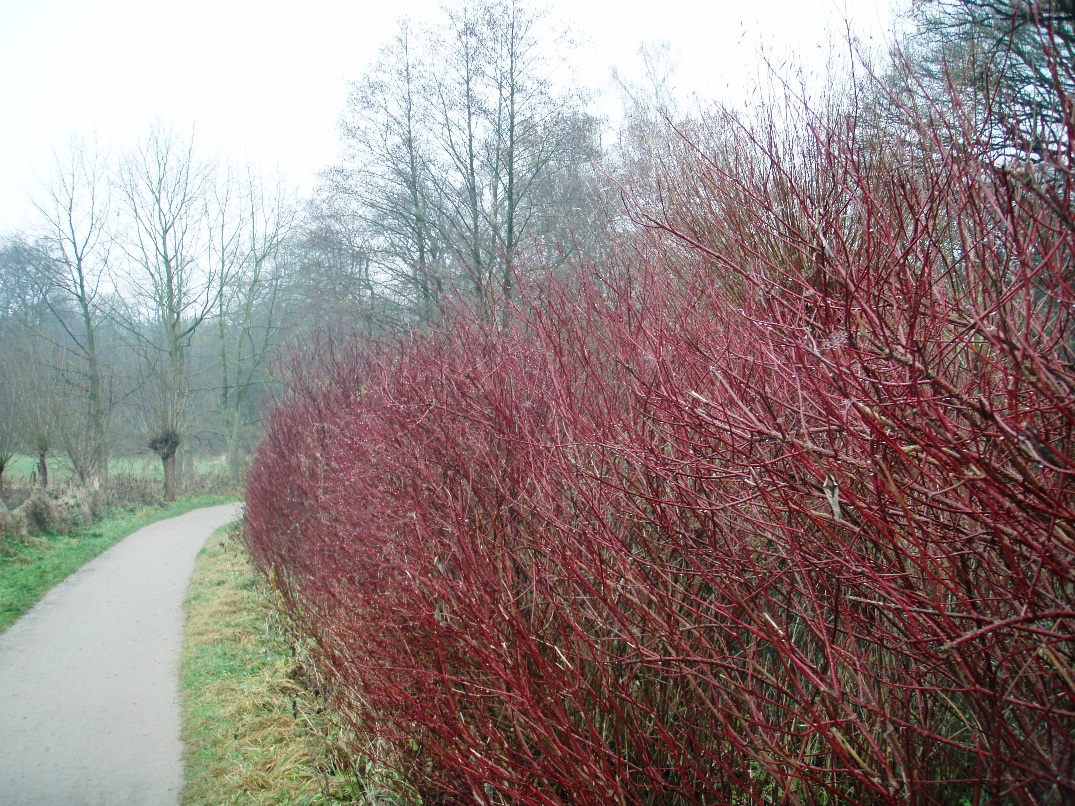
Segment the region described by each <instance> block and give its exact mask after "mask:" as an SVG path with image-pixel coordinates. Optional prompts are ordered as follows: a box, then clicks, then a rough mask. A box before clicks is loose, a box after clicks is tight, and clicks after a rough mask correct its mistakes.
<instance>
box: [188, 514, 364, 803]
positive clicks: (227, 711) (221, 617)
mask: <svg viewBox="0 0 1075 806" xmlns="http://www.w3.org/2000/svg"><path fill="white" fill-rule="evenodd" d="M235 528H236V527H228V528H227V529H226V530H222V531H220V532H217V533H216V534H215V535H214V536H213V537H211V538H210V539H209V542H208V543H207V544H206V547H205V548H204V549H203V550H202V552H201V554H200V555H199V556H198V562H197V565H196V567H195V570H194V575H193V577H192V578H191V583H190V588H189V590H188V592H187V599H186V602H185V604H184V607H185V610H186V616H187V621H186V629H185V631H184V638H183V656H182V662H181V668H180V679H181V682H180V689H181V699H182V705H183V733H182V736H183V742H184V745H185V748H186V750H185V756H184V767H185V772H186V783H185V786H184V789H183V794H182V799H181V802H182V803H183V804H184V806H195V805H197V804H206V805H207V806H208V804H212V805H213V806H217V805H218V804H239V803H241V804H338V803H358V804H365V803H371V802H375V801H374V800H371V795H372V793H371V792H370V791H369V788H368V787H367V786H366V785H365V784H364V783H363V782H362V781H361V780H360V778H359V776H358V775H357V774H356V773H355V771H354V770H353V769H351V768H350V767H349V766H348V763H349V762H348V761H347V759H349V758H350V755H349V753H348V752H347V750H346V749H345V747H344V744H345V742H344V740H343V738H342V737H341V733H340V729H339V728H338V726H337V725H335V724H334V723H333V721H332V719H331V715H330V713H329V712H328V711H326V709H325V707H324V704H323V703H322V702H320V701H319V700H318V699H317V698H316V697H315V696H314V695H313V694H312V693H311V692H310V691H308V690H307V689H306V688H305V687H304V686H302V685H301V684H300V683H299V682H298V681H301V680H304V679H308V676H309V672H307V671H306V670H305V669H302V668H300V667H299V664H300V663H301V659H302V653H301V652H296V650H295V647H294V646H293V644H292V642H291V641H290V639H289V637H288V633H287V631H286V630H285V629H284V628H283V626H282V624H281V623H280V620H279V617H278V616H277V614H276V611H275V610H274V608H273V605H272V602H271V598H270V597H269V596H266V595H264V594H263V593H262V591H261V590H259V588H258V584H257V578H256V576H255V572H254V570H253V568H252V567H251V566H250V564H249V561H248V559H247V556H246V554H245V551H244V550H243V549H242V547H241V546H240V544H239V543H238V542H237V541H236V540H235ZM296 658H298V660H296Z"/></svg>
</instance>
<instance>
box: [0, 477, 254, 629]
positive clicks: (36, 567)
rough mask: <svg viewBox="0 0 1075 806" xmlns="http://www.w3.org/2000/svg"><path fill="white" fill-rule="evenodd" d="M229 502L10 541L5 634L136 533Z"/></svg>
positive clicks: (2, 568)
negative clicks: (74, 576) (56, 588)
mask: <svg viewBox="0 0 1075 806" xmlns="http://www.w3.org/2000/svg"><path fill="white" fill-rule="evenodd" d="M229 500H234V499H228V498H221V497H219V496H201V497H198V498H188V499H183V500H181V501H176V502H175V503H174V504H171V505H169V506H167V507H164V508H151V509H142V510H140V511H139V512H137V513H135V514H131V515H126V516H124V517H118V518H109V519H106V520H102V521H98V522H97V523H95V524H94V525H93V526H88V527H83V528H79V529H75V530H72V531H71V533H70V534H66V535H36V536H33V537H28V538H26V539H24V540H18V541H11V542H10V543H9V544H8V548H7V550H6V551H4V552H2V553H0V631H3V630H6V629H7V628H8V627H9V626H11V624H12V623H13V622H14V621H15V620H16V619H18V618H19V616H21V615H22V614H23V613H25V612H26V611H28V610H29V609H30V608H31V607H33V606H34V605H35V604H37V602H38V601H40V600H41V597H42V596H44V595H45V594H46V593H47V592H48V591H49V590H50V589H51V588H52V587H53V586H54V585H56V584H57V583H59V582H61V581H62V580H64V579H66V578H67V577H68V576H70V575H71V574H72V573H74V572H75V571H77V570H78V569H79V568H81V567H82V566H83V565H85V564H86V563H87V562H89V561H90V560H92V559H93V558H94V557H96V556H97V555H98V554H100V553H101V552H103V551H105V550H106V549H109V548H111V547H112V546H114V545H115V544H116V543H118V542H119V541H120V540H122V539H123V538H125V537H127V536H128V535H129V534H131V533H132V532H135V531H137V530H138V529H141V528H142V527H143V526H147V525H149V524H151V523H153V522H155V521H159V520H163V519H164V518H171V517H174V516H176V515H182V514H183V513H184V512H189V511H190V510H192V509H197V508H198V507H205V506H213V505H214V504H223V503H227V502H228V501H229Z"/></svg>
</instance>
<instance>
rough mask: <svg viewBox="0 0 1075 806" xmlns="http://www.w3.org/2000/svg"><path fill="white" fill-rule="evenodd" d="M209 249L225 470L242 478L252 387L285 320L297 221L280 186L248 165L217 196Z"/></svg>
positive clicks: (278, 182) (255, 383)
mask: <svg viewBox="0 0 1075 806" xmlns="http://www.w3.org/2000/svg"><path fill="white" fill-rule="evenodd" d="M217 198H218V200H219V201H218V203H217V206H216V207H217V213H216V218H215V220H214V226H213V237H212V239H211V247H210V251H211V253H212V254H213V256H214V262H216V263H218V268H217V276H218V277H220V278H222V279H223V284H222V287H221V293H220V294H219V295H218V296H217V308H216V320H217V328H218V334H219V338H220V343H219V347H220V353H219V361H220V364H219V367H218V370H219V372H220V386H219V395H220V397H219V405H220V414H221V418H222V422H223V425H222V429H223V436H224V441H225V444H226V445H227V450H228V473H229V475H230V477H231V479H232V481H238V480H239V476H240V473H239V449H240V445H241V442H242V438H243V435H244V428H245V427H246V426H247V425H249V424H250V422H251V417H250V414H249V413H248V410H247V406H248V402H249V397H250V393H251V391H252V390H253V389H254V388H256V387H257V385H258V384H259V383H260V381H261V375H260V373H261V371H262V366H263V364H264V362H265V359H266V357H267V356H268V355H269V353H270V351H271V349H272V348H273V346H274V345H275V343H276V339H277V336H278V334H279V332H280V328H281V325H282V318H283V309H284V306H283V304H282V303H283V299H282V297H283V293H284V282H285V279H286V274H285V271H284V268H285V267H284V262H285V260H286V257H285V252H284V250H283V244H284V241H285V240H286V238H287V237H288V235H289V233H290V231H291V229H292V227H293V226H294V221H295V212H294V205H293V203H292V201H291V199H289V198H288V196H287V194H286V193H285V192H284V189H283V186H282V183H281V182H280V181H279V180H277V181H275V182H272V181H266V180H265V179H264V178H263V177H261V176H256V175H255V174H254V173H253V171H252V170H251V169H250V168H249V166H248V167H247V169H246V171H245V172H244V174H243V175H242V176H241V177H239V178H232V179H231V181H228V182H227V183H226V187H224V188H221V189H220V191H219V192H218V194H217Z"/></svg>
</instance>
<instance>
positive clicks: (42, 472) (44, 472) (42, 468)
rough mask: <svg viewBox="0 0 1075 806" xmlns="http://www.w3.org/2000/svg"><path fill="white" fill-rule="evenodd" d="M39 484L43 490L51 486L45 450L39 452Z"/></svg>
mask: <svg viewBox="0 0 1075 806" xmlns="http://www.w3.org/2000/svg"><path fill="white" fill-rule="evenodd" d="M37 484H38V486H39V487H41V489H42V490H44V489H47V488H48V486H49V463H48V460H47V459H46V458H45V452H44V451H40V452H39V453H38V454H37Z"/></svg>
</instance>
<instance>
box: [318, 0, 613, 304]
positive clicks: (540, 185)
mask: <svg viewBox="0 0 1075 806" xmlns="http://www.w3.org/2000/svg"><path fill="white" fill-rule="evenodd" d="M565 38H566V37H565V35H564V34H562V33H560V32H558V31H557V30H556V29H555V27H554V26H553V25H552V24H551V23H550V22H549V20H548V19H547V18H546V17H545V16H544V14H543V13H541V12H538V11H535V10H533V9H531V8H530V7H529V6H527V5H526V4H525V3H523V2H519V1H518V0H468V1H467V2H465V3H462V4H459V5H457V6H455V7H453V8H452V9H450V10H449V11H448V12H447V16H446V19H445V20H444V21H443V23H442V24H440V25H439V26H436V27H434V28H432V29H429V30H419V31H415V30H414V29H412V28H411V26H410V25H409V24H408V23H407V22H406V21H404V22H403V23H401V25H400V30H399V33H398V35H397V36H396V38H395V39H394V40H393V41H392V43H390V44H389V45H388V46H387V47H386V48H384V49H383V50H382V52H381V54H380V57H379V59H378V60H377V62H376V63H375V64H374V65H373V66H372V68H371V69H370V71H369V72H368V73H367V75H366V77H365V78H364V79H363V80H362V81H360V82H356V84H355V85H354V91H353V92H352V95H351V100H350V105H349V107H348V110H347V113H346V114H345V116H344V119H343V123H342V127H341V128H342V133H343V139H344V147H345V160H344V164H343V166H341V167H340V168H339V169H338V170H337V171H335V172H334V174H333V175H332V179H333V180H334V181H333V183H332V189H333V191H334V193H335V199H332V200H331V201H337V200H338V202H341V204H338V205H337V209H339V208H345V207H346V206H347V205H348V204H350V205H351V206H352V207H353V208H354V209H355V210H356V211H357V216H358V217H359V218H360V219H362V220H363V222H364V224H365V225H366V227H367V229H368V233H369V246H370V251H371V255H372V256H373V259H374V261H375V262H376V265H377V267H378V268H381V269H383V270H385V273H386V274H387V275H388V276H389V278H390V279H391V280H393V281H395V282H396V287H397V288H398V289H400V293H401V295H402V296H403V297H404V298H405V299H406V300H408V301H410V302H411V303H412V305H413V308H414V310H416V312H417V313H418V315H419V317H420V318H422V319H425V320H429V319H430V318H432V317H433V316H434V315H435V313H436V309H437V307H438V305H439V304H440V301H441V300H442V299H443V296H444V294H445V293H446V292H447V291H449V290H451V288H450V287H454V289H455V290H458V291H466V292H469V293H470V295H472V296H473V297H474V298H475V299H477V300H479V304H480V305H482V306H488V305H489V304H490V302H491V300H492V299H493V298H494V297H497V296H499V297H501V298H505V299H510V297H511V296H512V294H513V293H514V290H515V286H516V283H517V275H518V272H519V270H520V266H521V265H525V264H527V263H529V262H530V261H531V260H532V259H533V258H534V257H535V255H538V254H540V255H541V257H542V258H545V257H548V254H549V252H550V251H551V247H552V240H553V239H560V241H559V243H557V244H556V248H565V247H566V251H573V246H574V245H573V244H572V243H571V240H572V234H571V233H570V229H571V223H568V222H574V223H578V224H580V225H584V222H585V223H589V222H588V221H587V218H586V216H583V215H581V212H582V210H583V208H584V207H585V206H586V204H588V203H589V202H592V201H593V199H594V194H595V193H596V189H597V186H598V183H597V181H596V180H597V174H596V171H595V170H594V168H593V164H592V161H593V159H594V157H595V156H597V154H598V152H599V138H598V137H597V122H596V120H595V119H594V118H593V117H591V116H589V115H587V114H586V113H585V110H584V103H583V101H584V99H583V98H582V96H581V95H580V93H578V92H576V91H574V90H572V89H570V88H568V87H567V86H565V85H566V84H567V80H566V79H567V70H566V68H565V65H566V61H565V60H564V59H563V58H562V56H561V53H562V52H563V51H564V48H563V47H562V45H563V42H564V40H565ZM558 73H559V74H560V76H562V77H563V78H564V81H562V82H561V83H557V81H556V78H557V74H558Z"/></svg>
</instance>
